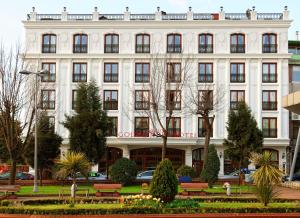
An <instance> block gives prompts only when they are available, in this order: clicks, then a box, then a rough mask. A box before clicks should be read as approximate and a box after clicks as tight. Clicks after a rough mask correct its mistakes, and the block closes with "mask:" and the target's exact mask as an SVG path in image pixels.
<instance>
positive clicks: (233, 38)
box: [230, 33, 245, 53]
mask: <svg viewBox="0 0 300 218" xmlns="http://www.w3.org/2000/svg"><path fill="white" fill-rule="evenodd" d="M230 52H231V53H245V35H244V34H242V33H234V34H231V35H230Z"/></svg>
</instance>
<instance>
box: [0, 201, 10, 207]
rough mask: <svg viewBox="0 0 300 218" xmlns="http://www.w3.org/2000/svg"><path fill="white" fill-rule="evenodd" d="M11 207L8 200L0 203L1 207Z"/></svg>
mask: <svg viewBox="0 0 300 218" xmlns="http://www.w3.org/2000/svg"><path fill="white" fill-rule="evenodd" d="M9 205H11V202H10V201H8V200H2V201H0V206H4V207H7V206H9Z"/></svg>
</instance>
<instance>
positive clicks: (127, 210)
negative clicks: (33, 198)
mask: <svg viewBox="0 0 300 218" xmlns="http://www.w3.org/2000/svg"><path fill="white" fill-rule="evenodd" d="M299 212H300V208H299V207H293V208H278V207H263V208H209V207H206V208H201V206H200V207H199V208H150V207H123V208H109V209H76V208H68V209H37V208H30V209H25V208H22V207H0V213H3V214H37V215H45V214H48V215H76V214H77V215H103V214H196V213H299Z"/></svg>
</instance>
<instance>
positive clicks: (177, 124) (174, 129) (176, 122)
mask: <svg viewBox="0 0 300 218" xmlns="http://www.w3.org/2000/svg"><path fill="white" fill-rule="evenodd" d="M169 119H170V118H167V124H168V121H169V125H168V136H169V137H180V136H181V119H180V117H171V119H170V120H169Z"/></svg>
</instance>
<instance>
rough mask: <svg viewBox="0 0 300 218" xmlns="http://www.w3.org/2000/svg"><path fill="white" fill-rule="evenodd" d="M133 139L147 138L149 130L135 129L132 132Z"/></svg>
mask: <svg viewBox="0 0 300 218" xmlns="http://www.w3.org/2000/svg"><path fill="white" fill-rule="evenodd" d="M134 137H149V129H148V128H145V129H142V128H136V129H135V131H134Z"/></svg>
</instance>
